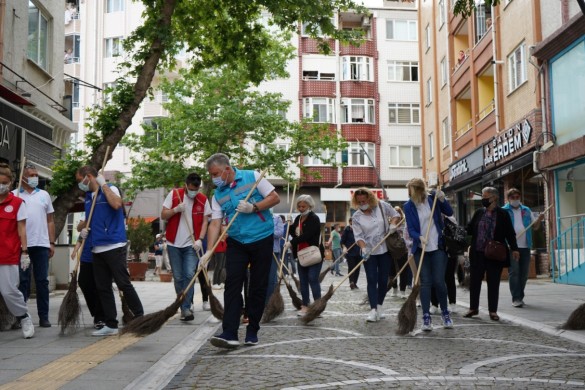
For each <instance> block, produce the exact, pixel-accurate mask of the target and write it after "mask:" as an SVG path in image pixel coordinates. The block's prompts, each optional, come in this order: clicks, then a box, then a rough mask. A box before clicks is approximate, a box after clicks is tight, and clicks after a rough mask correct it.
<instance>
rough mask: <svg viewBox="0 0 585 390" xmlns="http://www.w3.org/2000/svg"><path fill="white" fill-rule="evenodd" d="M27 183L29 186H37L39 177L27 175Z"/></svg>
mask: <svg viewBox="0 0 585 390" xmlns="http://www.w3.org/2000/svg"><path fill="white" fill-rule="evenodd" d="M27 184H28V185H29V186H30V187H31V188H37V186H38V185H39V178H38V177H36V176H33V177H29V178H28V180H27Z"/></svg>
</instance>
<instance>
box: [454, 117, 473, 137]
mask: <svg viewBox="0 0 585 390" xmlns="http://www.w3.org/2000/svg"><path fill="white" fill-rule="evenodd" d="M472 127H473V126H472V124H471V119H470V120H469V121H468V122H467V123H465V124H464V125H463V126H462V127H461V128H459V129H458V130H457V132H456V133H455V138H459V137H461V136H462V135H463V134H465V133H467V132H468V131H469V130H471V128H472Z"/></svg>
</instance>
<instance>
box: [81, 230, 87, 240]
mask: <svg viewBox="0 0 585 390" xmlns="http://www.w3.org/2000/svg"><path fill="white" fill-rule="evenodd" d="M88 234H89V230H88V229H87V228H83V229H81V231H80V232H79V235H80V236H81V238H83V239H84V240H85V239H86V238H87V235H88Z"/></svg>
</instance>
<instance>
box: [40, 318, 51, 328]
mask: <svg viewBox="0 0 585 390" xmlns="http://www.w3.org/2000/svg"><path fill="white" fill-rule="evenodd" d="M39 326H40V327H41V328H50V327H51V323H50V322H49V320H47V319H41V320H39Z"/></svg>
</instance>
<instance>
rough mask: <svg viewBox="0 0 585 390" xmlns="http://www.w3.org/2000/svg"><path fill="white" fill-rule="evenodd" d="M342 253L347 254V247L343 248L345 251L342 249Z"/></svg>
mask: <svg viewBox="0 0 585 390" xmlns="http://www.w3.org/2000/svg"><path fill="white" fill-rule="evenodd" d="M341 255H342V256H345V255H347V248H343V251H341Z"/></svg>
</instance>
